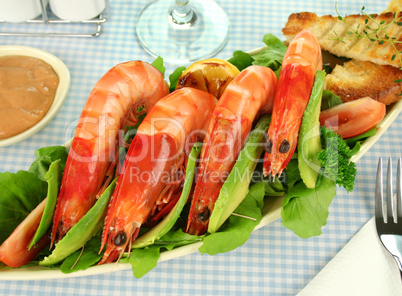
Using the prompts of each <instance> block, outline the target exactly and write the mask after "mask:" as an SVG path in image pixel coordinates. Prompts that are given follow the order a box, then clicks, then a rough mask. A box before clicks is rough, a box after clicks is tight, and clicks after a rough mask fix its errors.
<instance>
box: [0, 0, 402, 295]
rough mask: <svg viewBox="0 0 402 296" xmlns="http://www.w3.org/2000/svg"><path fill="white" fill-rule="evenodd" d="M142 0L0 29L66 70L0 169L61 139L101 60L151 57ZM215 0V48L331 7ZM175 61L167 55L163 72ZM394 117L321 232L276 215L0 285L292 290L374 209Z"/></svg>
mask: <svg viewBox="0 0 402 296" xmlns="http://www.w3.org/2000/svg"><path fill="white" fill-rule="evenodd" d="M147 2H148V1H145V0H138V1H134V0H132V1H129V0H111V1H110V19H109V20H108V21H107V22H106V23H105V25H104V27H103V29H102V33H101V35H100V36H99V37H96V38H66V37H0V44H1V45H6V44H16V45H26V46H32V47H37V48H40V49H43V50H45V51H48V52H50V53H52V54H54V55H56V56H58V57H59V58H60V59H61V60H63V61H64V63H65V64H66V65H67V67H68V68H69V70H70V72H71V79H72V80H71V88H70V91H69V94H68V96H67V99H66V101H65V103H64V105H63V106H62V108H61V110H60V111H59V113H58V114H57V115H56V117H55V118H54V119H53V120H52V121H51V122H50V123H49V124H48V125H47V126H46V127H45V128H44V129H43V130H41V131H40V132H38V133H37V134H35V135H34V136H32V137H31V138H29V139H26V140H24V141H22V142H20V143H18V144H16V145H12V146H9V147H4V148H0V164H1V165H0V171H2V172H4V171H12V172H15V171H17V170H20V169H27V167H28V166H29V164H30V163H31V162H32V161H33V159H34V153H33V152H34V150H35V149H37V148H40V147H44V146H50V145H59V144H63V143H64V142H65V141H66V140H68V139H69V138H70V137H71V131H72V129H73V128H74V126H75V125H74V122H76V120H77V119H78V117H79V116H80V112H81V110H82V107H83V106H84V104H85V101H86V98H87V96H88V94H89V92H90V90H91V88H92V87H93V85H94V84H95V83H96V81H97V80H98V79H99V78H100V77H101V76H102V75H103V73H105V72H106V71H107V70H108V69H109V68H111V67H112V66H114V65H115V64H117V63H119V62H123V61H127V60H132V59H141V60H146V61H153V58H152V57H151V56H150V55H148V54H147V53H146V52H145V51H144V50H143V49H142V48H141V47H140V45H139V43H138V41H137V39H136V36H135V22H136V19H137V16H138V14H139V13H140V11H141V9H142V7H143V6H145V5H146V4H147ZM217 2H218V3H219V4H220V5H221V6H222V8H223V9H224V10H225V11H226V12H227V14H228V16H229V19H230V36H229V40H228V43H227V45H226V46H225V47H224V49H223V50H222V51H221V52H220V53H219V54H218V55H217V57H219V58H227V57H230V56H231V54H232V53H233V51H235V50H237V49H241V50H244V51H247V50H251V49H254V48H258V47H260V46H262V45H263V44H262V42H261V40H262V37H263V35H264V34H265V33H268V32H270V33H273V34H275V35H277V36H280V37H281V36H282V34H281V28H282V27H283V25H284V24H285V22H286V21H287V18H288V15H289V14H290V13H292V12H300V11H312V12H316V13H317V14H318V15H323V14H335V1H334V0H330V1H329V0H320V1H318V0H317V1H313V0H310V1H296V0H269V1H267V0H253V1H239V0H236V1H235V0H232V1H217ZM337 3H338V4H337V5H338V10H339V12H340V13H341V14H342V15H343V14H351V13H358V12H359V11H360V9H361V7H362V6H363V5H364V6H365V7H366V10H367V12H380V11H382V10H383V9H384V8H385V7H386V5H387V1H385V0H382V1H375V0H364V1H363V0H354V1H350V0H338V1H337ZM0 9H1V8H0ZM5 26H9V25H6V24H1V23H0V30H2V29H4V27H5ZM12 26H16V27H18V26H19V25H12ZM66 28H67V26H66ZM281 38H282V37H281ZM174 67H175V66H174V65H168V67H167V73H168V74H169V73H171V71H172V70H173V69H174ZM401 125H402V116H399V117H397V119H396V120H395V122H394V123H393V124H392V125H391V126H390V128H389V129H388V130H387V131H386V133H385V134H384V135H383V136H382V137H381V138H380V140H379V141H378V142H377V143H376V144H375V145H374V146H373V147H372V148H371V149H370V150H369V151H368V152H367V153H366V155H365V156H364V157H363V158H362V159H360V160H359V162H358V163H357V167H358V176H357V181H356V185H355V186H356V187H355V190H354V192H353V193H351V194H347V193H346V191H344V190H342V189H339V190H338V194H337V196H336V197H335V198H334V201H333V203H332V205H331V207H330V215H329V218H328V223H327V225H326V226H325V227H323V229H322V230H323V234H322V235H321V236H318V237H313V238H309V239H301V238H299V237H297V236H296V235H295V234H293V233H292V232H291V231H289V230H287V229H286V228H284V227H283V226H282V225H281V221H280V220H277V221H275V222H273V223H271V224H269V225H267V226H265V227H263V228H261V229H259V230H257V231H255V232H254V233H253V234H252V235H251V238H250V239H249V241H248V242H247V243H246V244H244V245H243V246H242V247H240V248H238V249H236V250H234V251H232V252H229V253H225V254H220V255H216V256H209V255H203V256H201V255H200V254H198V253H195V254H191V255H186V256H184V257H181V258H177V259H173V260H169V261H166V262H161V263H159V264H158V266H157V268H155V269H154V270H152V271H151V272H149V273H148V274H147V275H146V276H145V277H143V278H141V279H135V278H134V277H133V275H132V271H131V270H126V271H117V272H113V273H108V274H101V275H94V276H86V277H78V278H70V279H58V280H37V281H4V280H0V295H41V296H42V295H52V296H54V295H131V294H132V295H202V296H205V295H249V294H254V295H295V294H296V293H297V292H298V291H300V290H301V289H302V288H303V287H304V286H305V285H306V284H307V283H308V282H309V281H310V280H311V279H312V278H313V277H314V276H315V275H316V274H317V273H318V272H319V271H320V270H321V269H322V268H323V267H324V266H325V265H326V263H327V262H328V261H329V260H330V259H331V258H333V257H334V256H335V255H336V253H337V252H338V251H339V250H340V249H341V248H342V247H343V246H344V245H345V244H346V243H347V242H348V241H349V240H350V238H351V237H352V236H353V235H354V234H355V233H356V232H357V231H358V230H359V229H360V228H361V227H362V225H363V224H364V223H365V222H366V221H368V220H369V218H370V217H371V216H372V215H373V213H374V197H373V194H374V183H375V181H374V180H375V172H376V165H377V160H378V157H379V156H385V157H388V156H392V157H398V156H401V155H402V153H401V152H402V149H401V145H402V137H401V136H402V133H401V131H400V126H401Z"/></svg>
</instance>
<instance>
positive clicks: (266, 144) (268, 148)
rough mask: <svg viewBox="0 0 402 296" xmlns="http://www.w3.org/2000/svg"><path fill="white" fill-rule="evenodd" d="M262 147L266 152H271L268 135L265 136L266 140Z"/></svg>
mask: <svg viewBox="0 0 402 296" xmlns="http://www.w3.org/2000/svg"><path fill="white" fill-rule="evenodd" d="M264 149H265V151H266V152H267V153H271V151H272V142H271V140H270V139H269V138H268V137H267V141H266V142H265V145H264Z"/></svg>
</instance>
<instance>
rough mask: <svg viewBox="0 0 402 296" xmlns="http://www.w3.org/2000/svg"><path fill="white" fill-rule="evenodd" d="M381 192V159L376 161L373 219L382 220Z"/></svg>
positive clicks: (382, 197) (382, 198) (382, 199)
mask: <svg viewBox="0 0 402 296" xmlns="http://www.w3.org/2000/svg"><path fill="white" fill-rule="evenodd" d="M383 201H384V196H383V190H382V157H380V158H379V159H378V167H377V179H376V186H375V211H374V213H375V217H376V219H381V220H383V219H384V215H383Z"/></svg>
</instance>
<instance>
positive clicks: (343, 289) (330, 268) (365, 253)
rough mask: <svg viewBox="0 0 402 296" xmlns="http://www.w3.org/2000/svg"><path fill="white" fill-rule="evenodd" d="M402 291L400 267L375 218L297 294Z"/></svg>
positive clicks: (344, 295)
mask: <svg viewBox="0 0 402 296" xmlns="http://www.w3.org/2000/svg"><path fill="white" fill-rule="evenodd" d="M314 295H319V296H327V295H328V296H329V295H336V296H340V295H341V296H348V295H353V296H359V295H364V296H368V295H373V296H379V295H380V296H381V295H385V296H393V295H398V296H401V295H402V283H401V277H400V274H399V269H398V267H397V265H396V262H395V260H394V258H393V257H392V255H391V254H389V253H388V252H387V251H386V250H385V248H384V247H383V246H382V244H381V242H380V240H379V238H378V236H377V233H376V227H375V222H374V218H372V219H370V221H368V222H367V223H366V225H364V226H363V228H362V229H361V230H360V231H359V232H358V233H357V234H356V235H355V236H354V237H353V238H352V239H351V240H350V241H349V242H348V243H347V244H346V245H345V247H344V248H343V249H342V250H341V251H340V252H339V253H338V254H337V255H336V256H335V257H334V258H333V259H332V260H331V261H330V262H328V264H327V265H326V266H325V267H324V268H323V269H322V270H321V271H320V272H319V273H318V274H317V275H316V277H315V278H313V279H312V281H311V282H310V283H309V284H308V285H307V286H306V287H305V288H304V289H303V290H301V291H300V293H298V294H297V296H314Z"/></svg>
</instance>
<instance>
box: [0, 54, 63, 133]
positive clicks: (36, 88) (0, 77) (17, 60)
mask: <svg viewBox="0 0 402 296" xmlns="http://www.w3.org/2000/svg"><path fill="white" fill-rule="evenodd" d="M58 85H59V77H58V75H57V74H56V72H55V71H54V70H53V68H52V67H51V66H50V65H49V64H47V63H46V62H44V61H43V60H40V59H37V58H33V57H27V56H17V55H15V56H3V57H0V139H5V138H9V137H11V136H14V135H17V134H19V133H22V132H23V131H25V130H27V129H29V128H30V127H32V126H34V125H35V124H36V123H38V122H39V121H40V120H41V119H42V118H43V117H44V116H45V115H46V113H47V112H48V111H49V109H50V107H51V106H52V103H53V100H54V97H55V94H56V90H57V86H58Z"/></svg>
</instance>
